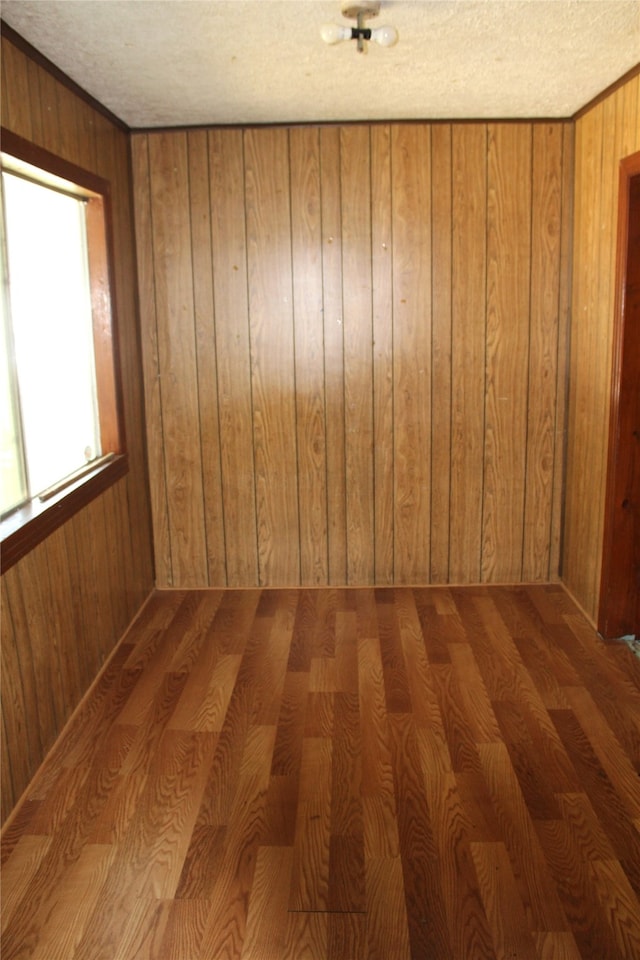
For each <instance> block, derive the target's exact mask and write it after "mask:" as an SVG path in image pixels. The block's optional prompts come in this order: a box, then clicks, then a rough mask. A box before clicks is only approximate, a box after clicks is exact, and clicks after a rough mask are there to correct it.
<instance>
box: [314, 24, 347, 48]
mask: <svg viewBox="0 0 640 960" xmlns="http://www.w3.org/2000/svg"><path fill="white" fill-rule="evenodd" d="M320 36H321V37H322V39H323V40H324V42H325V43H340V41H341V40H349V39H350V38H351V27H343V26H340V25H339V24H337V23H325V24H324V25H323V26H322V27H320Z"/></svg>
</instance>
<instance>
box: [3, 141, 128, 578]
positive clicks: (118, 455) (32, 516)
mask: <svg viewBox="0 0 640 960" xmlns="http://www.w3.org/2000/svg"><path fill="white" fill-rule="evenodd" d="M0 131H1V137H2V152H3V153H4V154H7V155H9V156H10V157H15V158H16V159H18V160H20V161H23V162H25V163H27V164H30V165H32V166H34V167H37V168H38V169H39V170H44V171H46V172H47V173H48V174H51V175H52V176H53V177H56V178H60V179H62V180H64V181H68V182H69V183H70V184H73V185H74V187H76V186H77V187H78V188H80V191H81V192H82V191H83V190H84V191H87V194H86V195H87V197H88V204H87V238H88V241H89V242H88V247H89V275H90V286H91V306H92V314H93V327H94V346H95V356H96V379H97V390H98V410H99V418H100V435H101V440H102V449H103V452H104V454H105V457H104V458H103V459H101V460H99V461H97V462H96V464H95V466H94V467H93V469H91V467H90V468H89V470H88V471H84V472H83V473H82V475H79V476H78V477H77V479H73V478H72V482H71V483H65V484H64V485H61V486H60V488H59V489H56V490H55V492H54V493H53V495H51V496H47V497H46V498H41V497H34V498H33V499H32V500H30V501H29V502H27V503H25V504H23V505H22V506H21V507H19V508H18V509H17V510H14V511H13V512H12V513H10V514H9V515H8V516H7V517H5V518H4V519H2V521H1V522H0V543H1V548H2V556H1V564H0V566H1V572H2V573H4V572H5V571H6V570H8V569H9V567H11V566H12V565H13V564H15V563H16V562H17V561H18V560H20V559H21V558H22V557H23V556H24V555H25V554H26V553H28V552H29V551H30V550H32V549H33V548H34V547H35V546H37V544H38V543H40V542H41V541H42V540H44V539H45V538H46V537H48V536H49V535H50V534H52V533H53V532H54V531H55V530H56V529H57V528H58V527H59V526H61V525H62V524H63V523H65V522H66V521H67V520H68V519H70V518H71V517H72V516H73V515H74V514H75V513H77V512H78V511H79V510H81V509H82V508H83V507H85V506H86V505H87V504H89V503H90V502H91V501H92V500H94V499H95V498H96V497H97V496H99V495H100V494H101V493H102V492H104V491H105V490H107V489H108V488H109V487H110V486H111V485H112V484H114V483H115V482H116V481H117V480H119V479H120V478H121V477H123V476H124V475H125V474H126V473H127V472H128V457H127V454H126V444H125V427H124V411H123V397H122V385H121V376H120V358H119V352H118V331H117V317H116V310H115V284H114V276H113V262H114V244H113V229H112V219H111V187H110V183H109V181H108V180H105V179H103V178H102V177H99V176H97V175H96V174H94V173H91V172H90V171H88V170H85V169H84V168H83V167H79V166H76V164H73V163H70V162H69V161H67V160H63V159H62V158H60V157H58V156H57V155H56V154H53V153H50V152H49V151H48V150H45V149H43V148H42V147H38V146H36V145H35V144H33V143H32V142H31V141H29V140H26V139H24V138H23V137H20V136H18V135H17V134H15V133H13V132H12V131H11V130H8V129H6V128H5V127H2V128H0ZM107 455H109V456H108V457H107Z"/></svg>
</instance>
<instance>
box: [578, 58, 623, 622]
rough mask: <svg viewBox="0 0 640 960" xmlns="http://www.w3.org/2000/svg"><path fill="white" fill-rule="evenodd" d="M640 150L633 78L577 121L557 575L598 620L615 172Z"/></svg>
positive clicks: (606, 423)
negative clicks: (564, 461)
mask: <svg viewBox="0 0 640 960" xmlns="http://www.w3.org/2000/svg"><path fill="white" fill-rule="evenodd" d="M638 150H640V77H639V76H636V77H635V78H633V79H632V80H629V81H628V82H627V83H626V84H624V86H622V87H620V88H618V89H617V90H616V91H615V92H614V93H612V94H611V95H610V96H608V97H607V98H606V99H604V100H602V101H601V102H600V103H598V104H597V105H596V106H594V107H593V108H592V109H590V110H589V111H588V112H586V113H585V114H584V116H582V117H580V118H579V119H578V120H577V121H576V136H575V217H574V239H573V256H574V260H573V298H572V311H571V314H572V326H571V360H570V370H569V384H570V395H569V418H568V438H569V439H568V449H567V475H566V514H565V534H564V546H563V565H562V571H563V572H562V576H563V580H564V581H565V583H566V585H567V586H568V587H569V589H570V590H571V592H572V593H573V595H574V596H575V598H576V599H577V600H578V602H579V603H580V604H581V605H582V607H583V609H584V610H585V612H586V613H587V614H588V615H589V616H590V617H591V618H592V619H593V620H594V622H595V620H596V618H597V613H598V601H599V593H600V571H601V564H602V544H603V531H604V503H605V490H606V475H607V444H608V439H609V410H610V390H611V364H612V345H613V320H614V302H615V289H614V288H615V269H616V231H617V220H618V174H619V163H620V160H621V159H622V158H623V157H626V156H629V155H630V154H632V153H635V152H636V151H638Z"/></svg>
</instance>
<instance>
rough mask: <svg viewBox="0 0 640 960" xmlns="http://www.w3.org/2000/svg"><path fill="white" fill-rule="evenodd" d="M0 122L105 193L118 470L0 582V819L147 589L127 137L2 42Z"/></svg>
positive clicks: (149, 562) (147, 522)
mask: <svg viewBox="0 0 640 960" xmlns="http://www.w3.org/2000/svg"><path fill="white" fill-rule="evenodd" d="M2 93H3V95H2V123H3V125H4V126H6V127H7V128H9V129H10V130H11V131H13V132H14V133H16V134H18V135H19V136H21V137H24V138H26V139H28V140H30V141H31V142H32V143H34V144H35V145H37V146H40V147H43V148H44V149H46V150H49V151H50V152H52V153H56V154H58V155H59V156H60V157H62V158H63V159H65V160H68V161H70V162H72V163H75V164H77V165H79V166H81V167H83V168H85V169H87V170H89V171H90V172H92V173H95V174H98V175H100V176H102V177H104V178H106V179H107V180H109V182H110V184H111V206H112V221H113V224H112V225H113V236H114V244H113V249H114V262H113V276H114V288H115V307H116V312H117V319H118V324H117V326H118V331H117V332H118V346H119V353H120V360H121V368H122V378H123V384H122V386H123V401H124V402H123V410H124V419H125V433H126V438H127V446H128V451H129V467H130V469H129V473H128V475H127V476H126V477H125V478H123V479H122V480H120V481H119V482H118V483H117V484H116V485H115V486H114V487H112V488H110V489H109V490H108V491H107V492H106V493H105V494H103V495H101V496H100V497H99V498H98V499H97V500H96V501H94V502H93V503H91V504H90V505H89V506H88V507H87V508H86V509H84V510H83V511H81V512H80V513H79V514H77V515H76V516H74V517H73V518H72V519H71V520H69V521H68V522H67V523H66V524H65V525H64V526H63V527H61V528H60V529H59V530H57V531H56V533H55V534H54V535H53V536H52V537H51V538H49V539H48V540H45V541H44V542H42V543H41V544H40V545H39V546H38V547H36V549H35V550H33V551H32V553H30V554H29V555H27V556H26V557H24V559H23V561H20V562H19V563H18V564H17V565H16V566H15V567H13V568H12V569H11V570H10V571H9V572H8V574H7V577H8V579H7V578H6V577H3V580H2V616H1V618H0V620H1V628H2V655H3V670H2V711H3V738H4V740H3V743H4V746H5V750H4V755H3V774H4V776H3V790H2V804H3V806H2V815H3V819H4V818H5V817H6V816H7V814H8V813H9V811H10V810H11V808H12V807H13V806H14V805H15V803H16V801H17V800H18V798H19V797H20V795H21V793H22V792H23V790H24V789H25V788H26V786H27V784H28V783H29V780H30V779H31V777H32V776H33V774H34V772H35V770H36V769H37V768H38V766H39V765H40V763H41V762H42V760H43V758H44V756H45V753H46V751H47V750H48V749H49V748H50V747H51V745H52V744H53V742H54V741H55V739H56V738H57V737H58V736H59V735H60V733H61V731H62V729H63V727H64V725H65V723H66V721H67V720H68V718H69V717H70V715H71V713H72V712H73V710H74V709H75V707H76V706H77V705H78V703H79V701H80V699H81V697H82V696H83V694H84V693H85V692H86V690H87V689H88V687H89V686H90V684H91V683H92V681H93V680H94V678H95V676H96V674H97V672H98V670H99V669H100V667H101V666H102V664H103V663H104V661H105V659H106V657H107V656H108V655H109V654H110V652H111V650H112V649H113V646H114V645H115V643H116V641H117V640H118V638H119V637H120V636H121V635H122V633H123V631H124V629H125V628H126V626H127V624H128V623H129V621H130V620H131V618H132V617H133V616H134V614H135V613H136V612H137V611H138V610H139V608H140V605H141V604H142V602H143V601H144V599H145V598H146V596H147V595H148V593H149V591H150V590H151V587H152V585H153V552H152V546H151V508H150V505H149V493H148V485H147V467H146V458H145V437H144V423H143V401H144V397H143V382H142V373H141V371H142V360H141V350H140V337H139V329H138V316H137V288H136V276H135V245H134V236H133V211H132V204H131V189H132V177H131V171H130V167H129V139H128V136H127V135H126V134H125V133H124V132H123V131H122V129H120V128H118V127H115V126H114V125H113V124H112V123H111V122H110V121H109V120H108V119H106V117H104V116H103V115H102V114H100V113H98V112H97V111H96V110H94V109H93V108H92V107H90V106H89V105H88V104H87V103H86V102H85V101H83V100H81V99H80V98H78V97H77V96H76V95H75V94H73V93H71V92H70V91H69V90H68V89H67V88H66V87H64V86H63V85H62V84H61V83H60V81H59V80H57V79H56V78H54V77H53V76H52V75H51V74H49V73H48V72H47V71H46V69H44V67H43V66H41V65H40V64H39V63H36V62H35V61H33V60H31V59H30V58H29V56H27V55H26V54H25V53H24V52H22V51H21V50H18V49H17V48H16V47H15V46H14V45H13V44H12V43H11V41H10V40H8V39H7V37H6V36H3V37H2Z"/></svg>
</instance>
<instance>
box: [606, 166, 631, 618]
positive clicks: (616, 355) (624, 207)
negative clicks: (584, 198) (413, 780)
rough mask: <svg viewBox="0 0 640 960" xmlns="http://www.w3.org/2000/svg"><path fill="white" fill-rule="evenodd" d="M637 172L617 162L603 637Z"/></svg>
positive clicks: (613, 520) (610, 568) (608, 581)
mask: <svg viewBox="0 0 640 960" xmlns="http://www.w3.org/2000/svg"><path fill="white" fill-rule="evenodd" d="M638 175H640V151H638V152H637V153H633V154H631V156H629V157H625V158H624V159H623V160H621V161H620V177H619V187H618V232H617V237H616V251H617V252H616V276H615V305H614V314H613V350H612V369H611V402H610V408H609V444H608V450H607V486H606V495H605V507H604V534H603V543H602V568H601V571H600V598H599V602H598V631H599V632H600V633H601V634H602V636H604V637H606V636H607V635H608V634H610V628H609V627H608V626H607V620H608V616H607V611H608V603H607V594H608V590H609V583H610V579H611V575H612V558H613V549H614V546H613V541H614V533H615V514H616V482H615V480H616V471H615V469H614V467H615V464H616V459H617V452H618V421H619V417H620V385H621V379H622V347H623V340H624V313H625V298H626V280H627V255H628V236H629V186H630V182H631V178H632V177H635V176H638Z"/></svg>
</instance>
